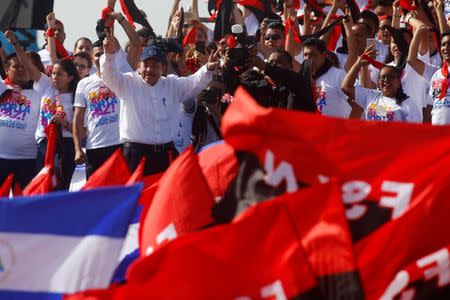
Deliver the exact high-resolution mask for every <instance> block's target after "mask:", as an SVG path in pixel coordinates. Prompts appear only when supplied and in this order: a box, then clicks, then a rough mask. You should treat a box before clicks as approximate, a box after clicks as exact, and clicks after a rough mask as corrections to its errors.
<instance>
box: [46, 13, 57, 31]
mask: <svg viewBox="0 0 450 300" xmlns="http://www.w3.org/2000/svg"><path fill="white" fill-rule="evenodd" d="M45 19H46V20H47V25H48V28H55V22H56V17H55V14H54V13H53V12H51V13H49V14H48V15H47V16H46V17H45Z"/></svg>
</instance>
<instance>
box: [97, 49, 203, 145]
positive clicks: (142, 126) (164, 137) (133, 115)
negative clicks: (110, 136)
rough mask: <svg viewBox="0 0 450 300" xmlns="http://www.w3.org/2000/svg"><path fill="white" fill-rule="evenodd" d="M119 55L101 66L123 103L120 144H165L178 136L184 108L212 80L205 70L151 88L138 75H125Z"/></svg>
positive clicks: (168, 78) (165, 79)
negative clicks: (119, 66) (121, 70)
mask: <svg viewBox="0 0 450 300" xmlns="http://www.w3.org/2000/svg"><path fill="white" fill-rule="evenodd" d="M115 61H116V54H109V55H106V59H105V61H104V62H103V63H102V64H101V72H102V77H103V80H104V81H105V83H106V84H107V85H108V86H109V87H110V88H111V89H113V90H114V91H115V92H116V93H117V95H118V96H119V97H120V98H121V99H122V102H121V108H120V140H121V141H122V142H134V143H142V144H150V145H153V144H165V143H168V142H171V141H173V140H174V139H175V137H176V136H177V132H178V124H179V109H180V104H181V103H182V102H184V101H186V100H187V99H189V98H194V97H196V96H197V95H198V94H199V93H200V92H201V91H202V90H203V89H204V88H206V86H207V85H208V83H209V82H210V81H211V79H212V72H210V71H208V70H207V69H206V66H203V67H201V68H200V69H199V70H198V71H197V72H196V73H195V74H193V75H191V76H188V77H177V76H174V75H169V76H167V77H161V78H160V79H159V80H158V82H157V83H156V84H155V85H153V86H151V85H150V84H148V83H147V82H145V81H144V80H143V79H142V77H141V76H140V75H139V74H138V73H137V72H130V73H121V72H120V71H119V70H118V69H117V67H116V63H115Z"/></svg>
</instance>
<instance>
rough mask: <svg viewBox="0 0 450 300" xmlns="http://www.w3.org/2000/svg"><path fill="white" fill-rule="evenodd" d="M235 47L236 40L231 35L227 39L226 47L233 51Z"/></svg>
mask: <svg viewBox="0 0 450 300" xmlns="http://www.w3.org/2000/svg"><path fill="white" fill-rule="evenodd" d="M236 45H237V41H236V38H235V37H234V36H232V35H229V36H228V38H227V46H228V48H229V49H233V48H235V47H236Z"/></svg>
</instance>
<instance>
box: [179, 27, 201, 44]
mask: <svg viewBox="0 0 450 300" xmlns="http://www.w3.org/2000/svg"><path fill="white" fill-rule="evenodd" d="M197 31H198V26H194V27H192V28H191V29H190V30H189V31H188V33H187V34H186V36H185V37H184V39H183V47H186V46H188V45H195V42H196V41H197Z"/></svg>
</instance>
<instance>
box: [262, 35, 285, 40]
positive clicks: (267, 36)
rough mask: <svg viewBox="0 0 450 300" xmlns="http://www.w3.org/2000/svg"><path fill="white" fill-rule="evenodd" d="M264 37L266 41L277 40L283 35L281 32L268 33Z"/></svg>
mask: <svg viewBox="0 0 450 300" xmlns="http://www.w3.org/2000/svg"><path fill="white" fill-rule="evenodd" d="M264 39H265V40H266V41H269V40H273V41H277V40H280V39H281V35H279V34H268V35H266V36H265V37H264Z"/></svg>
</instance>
